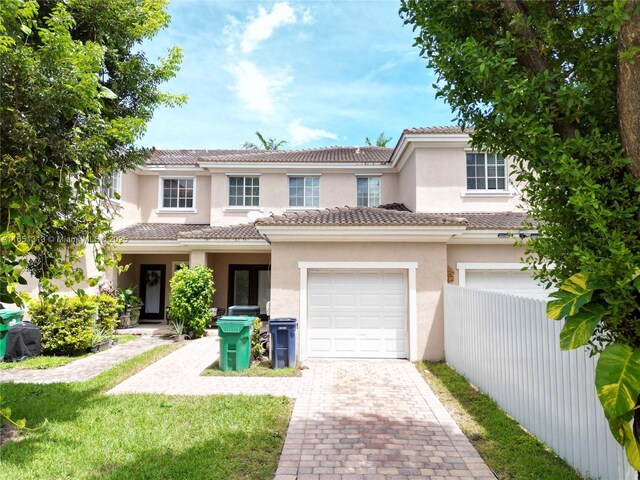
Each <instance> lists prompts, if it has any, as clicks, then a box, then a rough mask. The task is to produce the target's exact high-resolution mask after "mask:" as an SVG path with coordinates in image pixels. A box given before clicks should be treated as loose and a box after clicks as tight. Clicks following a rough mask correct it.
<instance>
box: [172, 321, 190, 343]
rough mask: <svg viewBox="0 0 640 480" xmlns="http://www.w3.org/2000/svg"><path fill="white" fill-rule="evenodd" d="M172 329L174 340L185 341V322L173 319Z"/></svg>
mask: <svg viewBox="0 0 640 480" xmlns="http://www.w3.org/2000/svg"><path fill="white" fill-rule="evenodd" d="M171 330H172V331H173V334H172V336H173V341H174V342H184V340H185V338H186V335H185V334H184V322H183V321H181V320H172V321H171Z"/></svg>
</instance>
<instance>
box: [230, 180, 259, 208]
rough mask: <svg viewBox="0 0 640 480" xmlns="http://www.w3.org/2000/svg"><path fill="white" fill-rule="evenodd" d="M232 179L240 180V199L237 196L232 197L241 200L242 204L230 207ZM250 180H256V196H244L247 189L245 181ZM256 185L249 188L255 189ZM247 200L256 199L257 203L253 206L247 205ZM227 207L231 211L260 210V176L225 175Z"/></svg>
mask: <svg viewBox="0 0 640 480" xmlns="http://www.w3.org/2000/svg"><path fill="white" fill-rule="evenodd" d="M232 178H241V179H242V187H241V191H242V197H239V196H238V195H235V196H234V197H236V198H242V204H241V205H232V204H231V179H232ZM248 178H250V179H252V180H257V188H258V195H257V196H256V195H249V196H247V195H246V188H247V179H248ZM236 187H237V186H236ZM255 187H256V185H252V186H251V187H249V188H255ZM248 198H256V199H257V203H256V204H255V205H253V204H250V205H248V204H247V199H248ZM227 207H228V208H231V209H254V208H255V209H259V208H260V175H227Z"/></svg>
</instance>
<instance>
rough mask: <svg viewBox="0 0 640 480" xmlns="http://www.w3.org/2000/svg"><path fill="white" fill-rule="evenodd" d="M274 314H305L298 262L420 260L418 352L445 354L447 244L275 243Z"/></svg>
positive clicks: (427, 356)
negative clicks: (444, 294)
mask: <svg viewBox="0 0 640 480" xmlns="http://www.w3.org/2000/svg"><path fill="white" fill-rule="evenodd" d="M271 248H272V250H271V258H272V273H271V316H272V317H295V318H300V293H299V292H300V271H299V269H298V262H301V261H304V262H372V261H385V262H417V263H418V269H417V271H416V300H417V313H418V319H417V320H418V321H417V323H418V325H417V326H418V338H417V345H418V352H417V353H418V356H419V357H422V358H425V359H429V360H441V359H442V358H443V356H444V331H443V310H442V309H443V307H442V285H443V284H444V283H445V282H446V279H447V262H446V245H445V244H443V243H373V242H372V243H274V244H273V245H272V247H271Z"/></svg>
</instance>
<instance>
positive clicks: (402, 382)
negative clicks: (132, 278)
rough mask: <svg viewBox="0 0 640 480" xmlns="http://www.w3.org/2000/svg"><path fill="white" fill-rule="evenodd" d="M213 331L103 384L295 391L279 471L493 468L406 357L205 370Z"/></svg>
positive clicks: (341, 475) (340, 477)
mask: <svg viewBox="0 0 640 480" xmlns="http://www.w3.org/2000/svg"><path fill="white" fill-rule="evenodd" d="M217 357H218V342H217V339H216V338H215V337H207V338H202V339H200V340H196V341H193V342H188V344H187V345H186V346H184V347H183V348H181V349H179V350H177V351H176V352H173V353H172V354H170V355H168V356H166V357H164V358H163V359H161V360H159V361H158V362H156V363H154V364H153V365H151V366H149V367H147V368H146V369H144V370H142V371H141V372H139V373H137V374H136V375H134V376H132V377H130V378H129V379H128V380H125V381H124V382H123V383H121V384H120V385H118V386H116V387H115V388H113V389H112V390H111V391H110V392H109V393H111V394H118V393H131V392H140V393H165V394H171V395H211V394H223V393H224V394H228V393H242V394H246V395H264V394H272V395H284V396H288V397H291V398H295V399H296V403H295V407H294V409H293V416H292V418H291V423H290V424H289V430H288V432H287V437H286V440H285V444H284V448H283V451H282V455H281V457H280V463H279V466H278V470H277V472H276V479H277V480H334V479H335V480H400V479H403V480H406V479H412V478H421V479H425V478H430V479H432V480H444V479H461V478H466V479H470V478H474V479H482V480H485V479H486V480H494V479H495V477H494V476H493V475H492V473H491V471H490V470H489V469H488V468H487V466H486V465H485V464H484V462H483V461H482V459H481V458H480V457H479V455H478V453H477V452H476V451H475V449H474V448H473V447H472V446H471V444H470V443H469V441H468V440H467V438H466V437H465V436H464V435H463V434H462V432H461V431H460V429H459V428H458V426H457V425H456V424H455V423H454V421H453V419H452V418H451V416H450V415H449V412H447V410H446V409H445V408H444V407H443V406H442V404H441V403H440V401H439V400H438V399H437V398H436V396H435V394H434V393H433V392H432V390H431V389H430V388H429V386H428V385H427V384H426V383H425V382H424V380H423V379H422V377H421V376H420V374H419V373H418V371H417V370H416V368H415V367H414V366H413V364H411V363H410V362H407V361H405V360H320V359H315V360H307V361H305V362H304V364H305V365H306V366H307V367H308V369H306V370H303V374H302V377H298V378H292V377H287V378H276V377H270V378H256V377H253V378H248V377H245V378H243V377H203V376H200V373H201V372H202V370H204V369H205V368H206V367H207V366H208V365H210V364H211V363H213V361H214V360H216V359H217Z"/></svg>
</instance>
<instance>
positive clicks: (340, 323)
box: [333, 316, 358, 330]
mask: <svg viewBox="0 0 640 480" xmlns="http://www.w3.org/2000/svg"><path fill="white" fill-rule="evenodd" d="M334 319H335V321H334V324H333V326H334V327H335V328H343V329H344V328H348V329H351V330H353V329H354V328H357V323H358V319H357V318H356V317H355V316H353V317H334Z"/></svg>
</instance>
